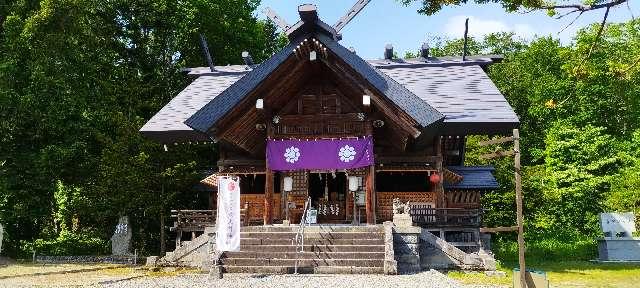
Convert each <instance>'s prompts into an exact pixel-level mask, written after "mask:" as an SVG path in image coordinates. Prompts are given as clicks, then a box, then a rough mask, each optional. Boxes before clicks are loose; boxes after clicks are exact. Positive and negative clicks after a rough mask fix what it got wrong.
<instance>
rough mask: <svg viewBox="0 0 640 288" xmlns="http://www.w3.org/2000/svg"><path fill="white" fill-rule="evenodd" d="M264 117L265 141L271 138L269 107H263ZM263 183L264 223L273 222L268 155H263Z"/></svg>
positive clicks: (271, 174)
mask: <svg viewBox="0 0 640 288" xmlns="http://www.w3.org/2000/svg"><path fill="white" fill-rule="evenodd" d="M264 119H265V123H266V124H267V139H266V140H267V141H268V140H269V139H273V124H272V122H271V109H270V108H269V107H265V109H264ZM264 166H265V175H264V176H265V183H264V212H263V214H262V216H263V220H264V225H272V224H273V171H272V170H271V168H270V167H269V155H265V162H264Z"/></svg>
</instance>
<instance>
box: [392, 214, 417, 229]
mask: <svg viewBox="0 0 640 288" xmlns="http://www.w3.org/2000/svg"><path fill="white" fill-rule="evenodd" d="M393 224H394V225H396V226H397V227H411V226H413V220H412V219H411V215H409V214H393Z"/></svg>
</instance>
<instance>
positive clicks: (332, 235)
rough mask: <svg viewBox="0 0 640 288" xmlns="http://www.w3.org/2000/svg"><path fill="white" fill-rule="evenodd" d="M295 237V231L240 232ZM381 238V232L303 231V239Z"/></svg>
mask: <svg viewBox="0 0 640 288" xmlns="http://www.w3.org/2000/svg"><path fill="white" fill-rule="evenodd" d="M295 237H296V233H295V232H241V233H240V239H242V238H259V239H293V238H295ZM378 237H380V238H382V237H384V234H383V233H382V232H305V233H304V238H305V239H318V238H319V239H366V238H378Z"/></svg>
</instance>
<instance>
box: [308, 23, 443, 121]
mask: <svg viewBox="0 0 640 288" xmlns="http://www.w3.org/2000/svg"><path fill="white" fill-rule="evenodd" d="M318 40H320V41H322V42H323V43H324V44H325V45H326V46H327V47H328V48H329V49H331V51H333V53H335V54H336V55H338V56H339V57H340V58H342V60H343V61H345V62H346V63H347V64H349V66H351V68H352V69H353V70H355V71H356V72H358V73H360V74H361V75H362V77H363V78H364V79H366V80H367V81H368V82H369V83H370V84H371V85H373V87H375V88H376V89H378V90H379V91H380V92H381V93H382V94H384V95H385V96H386V97H387V98H388V99H389V100H391V102H393V103H395V104H396V105H397V106H398V107H400V109H402V110H403V111H404V112H405V113H407V114H409V116H411V117H412V118H413V119H414V120H416V122H418V123H419V124H420V125H421V126H422V127H427V126H429V125H431V124H433V123H435V122H438V121H441V120H442V119H444V115H442V114H441V113H440V112H438V110H436V109H434V108H433V107H432V106H431V105H429V103H427V102H425V101H422V100H421V99H420V97H418V96H416V95H415V94H414V93H412V92H411V91H410V90H407V88H406V87H404V86H402V85H400V84H399V83H398V82H396V81H395V80H393V79H391V78H390V77H389V76H387V75H386V74H385V73H382V72H380V70H378V69H376V68H375V67H374V66H372V65H371V64H369V63H367V61H365V60H363V59H362V58H360V56H358V55H356V54H355V53H353V52H351V51H349V49H347V48H345V47H344V46H342V45H340V44H339V43H338V42H335V41H333V40H331V39H329V38H328V37H327V36H325V35H322V34H319V35H318Z"/></svg>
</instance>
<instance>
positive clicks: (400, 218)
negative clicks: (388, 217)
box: [393, 198, 413, 227]
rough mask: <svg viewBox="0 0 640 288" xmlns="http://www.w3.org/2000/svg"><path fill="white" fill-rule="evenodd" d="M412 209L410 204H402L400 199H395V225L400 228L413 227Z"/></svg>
mask: <svg viewBox="0 0 640 288" xmlns="http://www.w3.org/2000/svg"><path fill="white" fill-rule="evenodd" d="M410 212H411V207H410V206H409V202H407V203H402V201H400V199H398V198H395V199H393V224H394V225H396V226H398V227H411V226H413V220H412V219H411V214H410Z"/></svg>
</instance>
